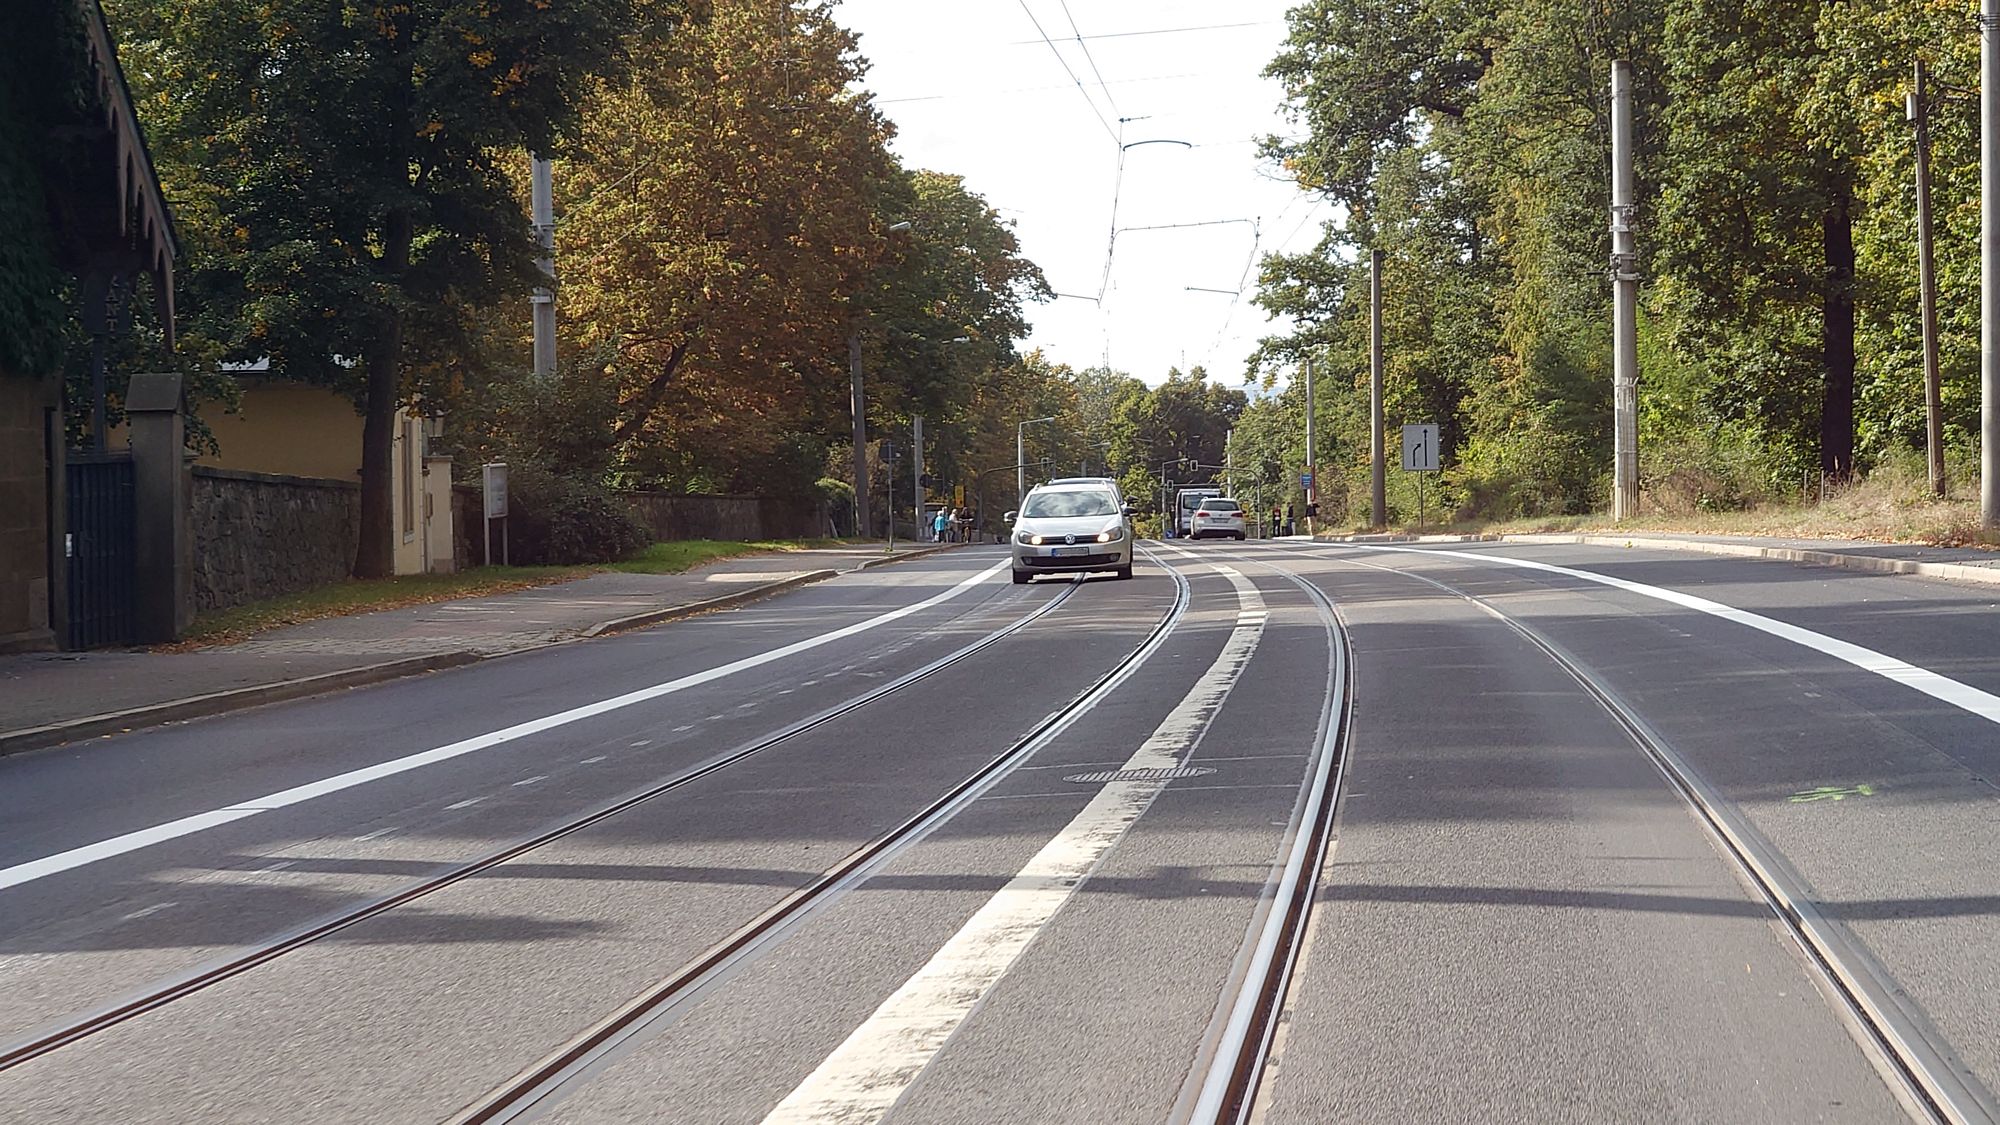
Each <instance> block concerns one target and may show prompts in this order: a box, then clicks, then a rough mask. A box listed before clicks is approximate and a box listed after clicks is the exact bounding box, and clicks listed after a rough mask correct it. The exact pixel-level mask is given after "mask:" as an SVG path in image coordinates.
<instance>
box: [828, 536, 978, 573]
mask: <svg viewBox="0 0 2000 1125" xmlns="http://www.w3.org/2000/svg"><path fill="white" fill-rule="evenodd" d="M965 545H966V544H964V543H940V544H938V545H937V546H935V547H921V548H918V549H917V550H914V551H904V552H902V553H901V554H896V555H884V556H882V557H881V558H879V559H869V560H868V561H867V562H864V563H862V564H861V565H860V566H857V567H855V568H854V569H856V570H872V569H874V568H875V567H878V566H888V565H889V564H890V563H899V562H908V561H910V560H911V559H920V558H923V557H924V556H926V555H935V554H938V553H939V552H942V551H956V550H958V549H959V548H960V547H963V546H965Z"/></svg>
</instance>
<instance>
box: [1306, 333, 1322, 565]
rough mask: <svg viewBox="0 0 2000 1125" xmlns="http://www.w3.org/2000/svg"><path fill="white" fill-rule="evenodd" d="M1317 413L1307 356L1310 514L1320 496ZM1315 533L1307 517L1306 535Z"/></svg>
mask: <svg viewBox="0 0 2000 1125" xmlns="http://www.w3.org/2000/svg"><path fill="white" fill-rule="evenodd" d="M1317 413H1318V411H1316V410H1314V409H1313V361H1312V357H1311V356H1307V357H1306V479H1308V480H1310V481H1312V484H1311V486H1310V487H1308V488H1307V489H1306V511H1307V512H1309V513H1310V512H1311V511H1312V510H1313V509H1312V506H1313V504H1314V503H1316V502H1317V501H1316V499H1315V498H1316V497H1317V496H1318V495H1319V439H1318V438H1317V436H1316V435H1315V432H1314V415H1316V414H1317ZM1313 533H1314V528H1313V518H1312V516H1311V515H1307V516H1306V534H1307V535H1311V534H1313Z"/></svg>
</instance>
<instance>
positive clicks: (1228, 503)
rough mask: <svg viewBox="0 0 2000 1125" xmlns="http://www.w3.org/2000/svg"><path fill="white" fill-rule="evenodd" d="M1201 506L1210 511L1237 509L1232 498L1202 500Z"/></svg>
mask: <svg viewBox="0 0 2000 1125" xmlns="http://www.w3.org/2000/svg"><path fill="white" fill-rule="evenodd" d="M1201 506H1202V507H1204V508H1206V509H1208V510H1209V511H1211V512H1234V511H1236V510H1237V507H1236V501H1234V500H1213V499H1211V500H1204V501H1202V502H1201Z"/></svg>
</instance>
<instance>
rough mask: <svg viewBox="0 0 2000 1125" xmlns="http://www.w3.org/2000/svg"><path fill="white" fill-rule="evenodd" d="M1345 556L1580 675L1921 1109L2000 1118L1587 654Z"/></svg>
mask: <svg viewBox="0 0 2000 1125" xmlns="http://www.w3.org/2000/svg"><path fill="white" fill-rule="evenodd" d="M1292 557H1296V558H1313V559H1321V560H1329V559H1331V561H1338V562H1341V563H1345V564H1347V565H1351V566H1359V567H1365V568H1368V569H1370V570H1376V571H1380V572H1383V573H1387V574H1395V575H1399V576H1402V577H1405V578H1412V579H1415V580H1417V581H1419V582H1422V583H1424V584H1426V585H1429V586H1431V587H1433V588H1435V589H1437V590H1439V591H1441V592H1443V593H1445V594H1448V595H1450V596H1452V597H1455V598H1458V599H1460V600H1463V601H1465V602H1467V603H1469V604H1471V605H1472V606H1474V607H1476V608H1477V609H1479V610H1481V611H1482V612H1484V613H1486V614H1488V615H1489V616H1491V617H1493V618H1494V619H1495V620H1497V621H1499V622H1501V623H1502V624H1504V625H1506V626H1507V627H1508V628H1509V629H1510V630H1512V631H1513V632H1514V633H1515V634H1516V635H1518V636H1520V637H1521V638H1522V639H1523V640H1525V641H1527V642H1528V643H1529V644H1530V645H1532V646H1534V647H1535V649H1537V650H1538V651H1540V652H1541V653H1542V654H1543V655H1544V656H1546V657H1547V658H1548V659H1549V660H1550V661H1551V662H1552V663H1554V664H1555V665H1556V666H1557V667H1558V668H1560V669H1561V670H1562V671H1563V673H1564V674H1566V675H1567V676H1569V677H1570V678H1571V679H1572V680H1574V681H1575V682H1576V683H1577V685H1578V686H1579V687H1581V688H1582V689H1583V691H1584V692H1585V693H1586V694H1587V695H1589V696H1590V697H1591V699H1592V700H1593V701H1594V702H1596V703H1597V704H1598V706H1599V707H1600V708H1602V709H1603V710H1604V711H1605V713H1606V714H1607V715H1609V716H1610V717H1611V719H1612V720H1613V721H1614V722H1615V723H1617V724H1618V726H1619V727H1620V728H1621V729H1623V730H1624V731H1625V733H1626V735H1627V736H1628V737H1629V738H1630V739H1631V740H1632V742H1633V743H1634V745H1635V746H1636V747H1637V748H1638V749H1639V750H1640V751H1641V753H1643V754H1644V755H1645V756H1646V758H1647V759H1648V761H1649V762H1651V764H1652V765H1653V766H1654V767H1655V768H1656V769H1657V770H1658V771H1659V772H1660V774H1661V775H1662V776H1663V777H1664V778H1665V780H1666V781H1667V783H1668V785H1669V787H1670V788H1672V789H1673V790H1674V792H1675V793H1676V794H1677V795H1678V796H1679V797H1680V798H1681V800H1682V801H1683V803H1684V804H1685V805H1686V806H1687V807H1688V809H1689V811H1690V812H1691V813H1692V814H1693V815H1694V817H1695V819H1696V821H1697V822H1698V823H1699V824H1700V825H1701V826H1702V828H1703V829H1704V830H1705V831H1706V833H1707V834H1708V835H1709V837H1710V839H1711V840H1712V841H1713V843H1714V844H1715V846H1716V849H1717V850H1718V851H1719V852H1720V853H1721V854H1722V855H1723V856H1724V857H1725V858H1726V859H1727V860H1728V861H1729V862H1730V864H1731V866H1732V867H1733V868H1734V869H1735V870H1736V872H1737V874H1738V875H1739V876H1740V877H1741V880H1742V882H1743V883H1744V884H1745V885H1746V886H1748V887H1749V888H1750V889H1752V890H1753V891H1754V892H1755V893H1756V894H1757V895H1758V897H1759V898H1761V899H1762V900H1763V902H1764V905H1765V906H1766V907H1767V908H1768V909H1769V910H1770V913H1771V917H1772V918H1773V920H1774V921H1775V922H1776V924H1777V926H1778V928H1779V929H1780V930H1781V931H1782V932H1783V933H1784V934H1785V935H1786V936H1787V937H1788V938H1790V939H1791V941H1792V943H1793V945H1794V947H1795V948H1796V949H1797V950H1798V952H1799V954H1800V957H1801V960H1802V961H1803V962H1804V963H1805V965H1806V967H1807V969H1808V971H1809V972H1810V973H1811V974H1812V976H1813V977H1814V979H1815V981H1816V983H1817V984H1818V985H1819V991H1820V993H1821V995H1822V996H1824V997H1825V998H1826V999H1827V1000H1828V1002H1829V1004H1830V1006H1831V1007H1832V1008H1833V1009H1834V1012H1835V1014H1836V1015H1837V1016H1838V1017H1840V1018H1841V1020H1842V1021H1843V1022H1844V1023H1845V1024H1846V1026H1847V1028H1848V1030H1849V1032H1850V1034H1851V1035H1852V1037H1853V1038H1854V1039H1855V1040H1856V1041H1857V1042H1858V1043H1859V1044H1860V1045H1861V1046H1862V1048H1863V1050H1864V1052H1865V1053H1866V1054H1867V1055H1868V1056H1869V1058H1870V1061H1871V1062H1873V1064H1874V1065H1875V1069H1876V1071H1877V1072H1878V1073H1879V1074H1880V1075H1881V1076H1882V1078H1883V1080H1884V1081H1885V1082H1886V1083H1887V1084H1888V1085H1889V1087H1890V1089H1891V1090H1892V1091H1893V1092H1894V1093H1895V1094H1896V1095H1897V1097H1898V1100H1900V1101H1901V1102H1902V1104H1903V1106H1904V1108H1905V1109H1906V1110H1907V1111H1908V1112H1909V1114H1910V1116H1911V1118H1912V1119H1913V1120H1917V1121H1925V1122H1938V1123H1946V1125H1981V1123H1986V1125H1991V1123H1994V1122H2000V1099H1996V1098H1995V1096H1994V1094H1993V1092H1992V1091H1991V1090H1989V1089H1988V1088H1987V1087H1986V1086H1985V1085H1984V1084H1983V1083H1982V1082H1981V1081H1980V1079H1979V1078H1978V1076H1977V1075H1976V1074H1975V1073H1974V1072H1973V1070H1972V1068H1971V1067H1970V1066H1968V1065H1967V1064H1966V1063H1965V1061H1964V1060H1963V1059H1962V1058H1961V1057H1960V1056H1959V1054H1958V1053H1957V1052H1956V1051H1955V1050H1954V1049H1953V1048H1952V1046H1951V1044H1950V1042H1949V1041H1948V1040H1947V1039H1946V1038H1945V1036H1944V1035H1943V1033H1942V1032H1941V1031H1940V1030H1939V1029H1938V1028H1937V1027H1936V1026H1935V1025H1933V1024H1932V1023H1931V1021H1930V1020H1929V1018H1928V1017H1926V1016H1925V1014H1924V1013H1923V1012H1922V1011H1921V1010H1920V1009H1918V1008H1916V1007H1914V1006H1913V1005H1912V1004H1911V1003H1910V1002H1909V1001H1908V1000H1907V999H1906V995H1907V994H1906V992H1905V990H1904V989H1903V988H1902V986H1901V985H1900V984H1898V983H1897V981H1896V979H1895V977H1894V976H1893V975H1892V974H1891V973H1890V972H1889V970H1888V969H1887V968H1886V967H1885V966H1883V965H1881V964H1880V963H1879V962H1877V961H1876V959H1875V958H1874V956H1873V955H1871V954H1870V953H1869V952H1868V951H1867V950H1866V949H1864V948H1863V947H1862V946H1861V945H1860V944H1859V942H1858V941H1856V940H1855V939H1854V938H1853V937H1851V936H1850V935H1849V934H1848V933H1847V932H1846V930H1845V928H1844V927H1842V926H1841V925H1840V924H1839V923H1838V922H1836V921H1835V920H1833V919H1831V918H1829V917H1828V916H1827V915H1826V913H1825V912H1823V911H1822V910H1821V909H1820V908H1819V906H1818V904H1817V902H1816V901H1815V898H1814V896H1813V894H1812V891H1811V889H1810V886H1809V885H1808V884H1807V883H1806V881H1805V879H1804V878H1803V876H1801V875H1799V874H1798V873H1797V872H1796V871H1795V870H1794V869H1793V868H1792V866H1791V864H1790V863H1789V862H1787V861H1786V859H1785V858H1784V856H1783V854H1782V853H1781V852H1780V851H1779V850H1778V849H1777V848H1776V847H1775V846H1774V845H1773V844H1772V843H1770V841H1768V840H1766V839H1765V838H1764V837H1763V835H1762V833H1760V832H1758V831H1757V829H1756V828H1755V827H1754V826H1753V825H1752V824H1751V823H1750V822H1749V820H1748V819H1747V818H1746V817H1744V816H1743V815H1742V813H1740V812H1739V811H1738V810H1737V809H1736V807H1735V805H1734V803H1733V802H1731V801H1729V800H1728V799H1727V798H1725V797H1723V796H1722V795H1721V794H1720V793H1719V792H1717V791H1716V790H1715V789H1714V788H1713V787H1712V786H1711V785H1710V784H1709V783H1708V781H1707V780H1706V779H1705V778H1704V777H1703V776H1702V775H1701V773H1700V772H1699V771H1698V770H1696V769H1695V768H1694V767H1693V766H1692V765H1690V764H1689V763H1688V762H1687V761H1686V760H1685V759H1684V758H1683V757H1682V756H1681V755H1680V754H1679V752H1677V751H1676V750H1675V749H1674V747H1673V745H1672V743H1671V742H1670V741H1668V739H1667V738H1666V737H1665V736H1664V735H1663V734H1662V733H1661V732H1660V731H1659V730H1657V729H1656V728H1655V727H1654V726H1653V725H1652V724H1651V723H1649V722H1648V721H1647V720H1646V719H1645V718H1644V717H1643V716H1642V715H1640V714H1639V713H1638V711H1637V710H1635V709H1634V708H1633V707H1632V706H1631V705H1630V704H1629V703H1627V702H1626V701H1625V700H1624V699H1623V698H1622V697H1621V696H1619V694H1618V693H1617V692H1616V691H1615V690H1614V689H1612V688H1611V687H1610V686H1609V685H1608V684H1607V683H1606V682H1605V681H1604V680H1603V679H1602V678H1601V677H1599V676H1598V675H1597V674H1596V673H1595V672H1593V671H1592V670H1591V669H1590V668H1589V667H1588V666H1587V665H1586V664H1585V663H1584V662H1583V661H1582V660H1580V659H1579V658H1578V657H1576V656H1575V655H1574V654H1572V653H1571V652H1569V650H1567V649H1566V648H1564V647H1563V646H1562V645H1560V644H1559V643H1557V642H1556V641H1554V640H1553V639H1551V638H1549V637H1548V636H1546V635H1544V634H1543V633H1542V632H1541V631H1540V630H1538V629H1536V628H1534V627H1533V626H1531V625H1529V624H1527V623H1526V622H1523V621H1521V620H1519V619H1517V618H1515V617H1514V616H1512V615H1511V614H1508V613H1507V612H1505V611H1504V610H1501V609H1499V608H1498V607H1496V606H1493V605H1491V604H1490V603H1488V602H1487V601H1486V600H1485V599H1483V598H1480V597H1478V596H1476V595H1473V594H1469V593H1466V592H1465V591H1463V590H1460V589H1458V588H1457V587H1454V586H1452V585H1450V584H1448V583H1445V582H1441V581H1438V580H1437V579H1434V578H1431V577H1430V576H1428V575H1423V574H1417V573H1413V572H1411V571H1408V570H1403V569H1400V568H1397V567H1391V566H1384V565H1382V564H1379V563H1371V562H1366V561H1363V560H1360V559H1355V558H1349V557H1333V556H1329V555H1326V554H1323V553H1320V552H1307V553H1301V554H1297V555H1294V556H1292Z"/></svg>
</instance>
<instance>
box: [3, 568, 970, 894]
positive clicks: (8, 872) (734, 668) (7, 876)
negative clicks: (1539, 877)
mask: <svg viewBox="0 0 2000 1125" xmlns="http://www.w3.org/2000/svg"><path fill="white" fill-rule="evenodd" d="M1007 566H1008V564H1007V563H1004V562H1001V563H995V564H994V565H992V566H990V567H988V568H986V569H985V570H982V571H980V572H979V573H978V574H975V575H973V576H972V577H970V578H967V579H964V580H963V581H961V582H959V583H958V584H957V585H955V586H953V587H951V588H950V589H948V590H945V591H944V592H942V593H938V594H933V595H931V596H930V597H928V598H925V599H924V600H922V601H919V602H912V603H910V604H909V605H906V606H903V607H902V608H900V609H892V610H890V611H889V612H887V613H884V614H880V615H877V616H875V617H870V618H868V619H867V620H865V621H857V622H855V623H854V624H852V625H847V626H843V627H841V628H839V629H835V630H833V631H832V632H829V633H821V634H819V635H818V636H814V637H807V638H806V639H804V640H802V641H793V642H792V643H791V644H788V645H782V646H780V647H778V648H774V649H771V650H769V651H766V652H760V653H758V654H756V655H755V656H746V657H744V658H743V659H741V660H732V661H730V662H729V663H727V664H719V665H717V666H716V667H713V668H709V669H705V670H703V671H700V672H693V673H690V674H688V675H685V676H681V677H679V678H677V679H672V680H668V681H666V682H665V683H660V684H654V685H653V686H651V687H645V688H640V689H638V690H637V691H628V692H626V693H625V694H624V695H617V696H613V697H611V698H610V699H600V700H598V701H597V702H595V703H586V704H584V705H583V706H581V707H572V708H570V709H569V710H567V711H559V712H557V713H555V714H553V715H544V716H542V717H541V718H539V719H530V720H528V721H527V722H525V723H516V724H514V725H513V726H511V727H505V728H503V729H501V730H496V731H491V732H489V733H487V734H481V735H475V736H474V737H472V738H467V739H461V740H460V741H458V742H453V743H449V744H447V745H444V746H439V747H435V748H433V749H430V750H425V751H422V752H420V753H416V754H409V755H406V756H404V757H401V758H395V759H392V760H390V761H387V762H379V763H377V764H375V765H372V766H363V767H362V768H360V769H357V770H349V771H347V772H346V773H342V774H336V775H334V776H332V777H327V778H322V779H320V780H318V781H311V782H307V783H306V784H304V785H296V786H293V787H292V788H290V789H282V790H279V791H278V792H276V793H270V794H267V795H265V796H262V797H257V798H253V799H251V800H248V801H243V802H241V803H239V804H234V805H230V806H228V807H226V808H220V809H211V810H210V811H208V812H201V813H195V814H193V815H192V816H184V817H181V818H180V819H178V820H170V821H167V822H165V823H163V824H155V825H153V826H152V827H150V828H141V829H138V830H136V831H133V832H127V833H124V834H123V835H119V836H113V837H111V838H110V839H108V840H99V841H97V842H96V843H94V844H85V845H83V846H81V847H76V848H71V849H69V850H68V851H63V852H57V853H56V854H54V855H50V856H43V857H42V858H40V859H31V860H28V861H27V862H25V863H17V864H14V865H13V866H12V867H0V890H6V889H7V888H9V887H18V886H20V885H21V884H23V883H31V882H33V881H35V880H36V879H45V878H47V877H49V876H50V875H56V874H60V873H61V872H64V871H70V870H74V869H75V868H78V867H82V866H84V865H86V864H91V863H96V862H98V861H99V860H104V859H110V858H112V857H113V856H120V855H124V854H126V853H128V852H135V851H138V850H139V849H141V848H148V847H152V846H153V845H155V844H161V843H165V842H166V841H168V840H178V839H180V838H181V837H183V836H192V835H194V834H195V833H197V832H206V831H207V830H209V829H211V828H218V827H220V826H222V825H224V824H232V823H234V822H236V821H239V820H242V819H244V818H245V817H252V816H256V815H257V814H259V813H266V812H271V811H272V810H274V809H282V808H287V807H290V806H292V805H296V804H299V803H301V802H303V801H310V800H312V799H313V798H315V797H324V796H326V795H327V794H329V793H338V792H341V791H342V790H345V789H352V788H354V787H355V786H357V785H366V784H367V783H368V782H371V781H380V780H381V779H383V778H385V777H394V776H396V775H397V774H400V773H408V772H409V771H411V770H414V769H421V768H423V767H424V766H428V765H434V764H436V763H438V762H444V761H449V760H450V759H452V758H457V757H462V756H464V755H466V754H472V753H476V752H478V751H480V750H486V749H490V748H492V747H494V746H499V745H502V744H504V743H508V742H513V741H516V740H517V739H522V738H527V737H529V736H530V735H536V734H540V733H542V732H543V731H547V730H553V729H555V728H557V727H562V726H568V725H569V724H571V723H575V722H580V721H582V720H584V719H590V718H595V717H596V716H598V715H603V714H606V713H608V712H611V711H617V710H619V709H621V708H625V707H631V706H633V705H634V704H639V703H645V702H647V701H649V700H654V699H658V698H660V697H661V696H663V695H672V694H674V693H675V692H679V691H686V690H687V689H688V688H692V687H699V686H701V685H702V684H707V683H713V682H714V681H716V680H720V679H723V678H724V677H727V676H733V675H735V674H736V673H738V672H745V671H748V670H750V669H752V668H758V667H762V666H763V665H766V664H769V663H771V662H773V661H777V660H783V659H784V658H785V657H788V656H795V655H797V654H799V653H801V652H808V651H810V650H812V649H816V648H819V647H820V646H821V645H827V644H832V643H833V642H834V641H838V640H844V639H846V638H848V637H852V636H854V635H856V634H858V633H866V632H868V631H869V630H871V629H878V628H880V627H882V626H884V625H887V624H889V623H890V622H893V621H900V620H902V619H903V618H905V617H908V616H910V615H911V614H915V613H922V612H923V611H924V610H927V609H929V608H931V607H932V606H934V605H938V604H940V603H942V602H946V601H950V600H951V599H952V598H955V597H958V596H959V595H960V594H963V593H965V592H966V591H967V590H970V589H972V588H973V587H974V586H977V585H979V584H981V583H983V582H986V581H988V580H989V579H992V578H995V577H998V576H999V574H1000V572H1001V571H1003V570H1005V569H1007ZM715 717H716V718H721V716H720V715H718V716H715Z"/></svg>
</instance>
